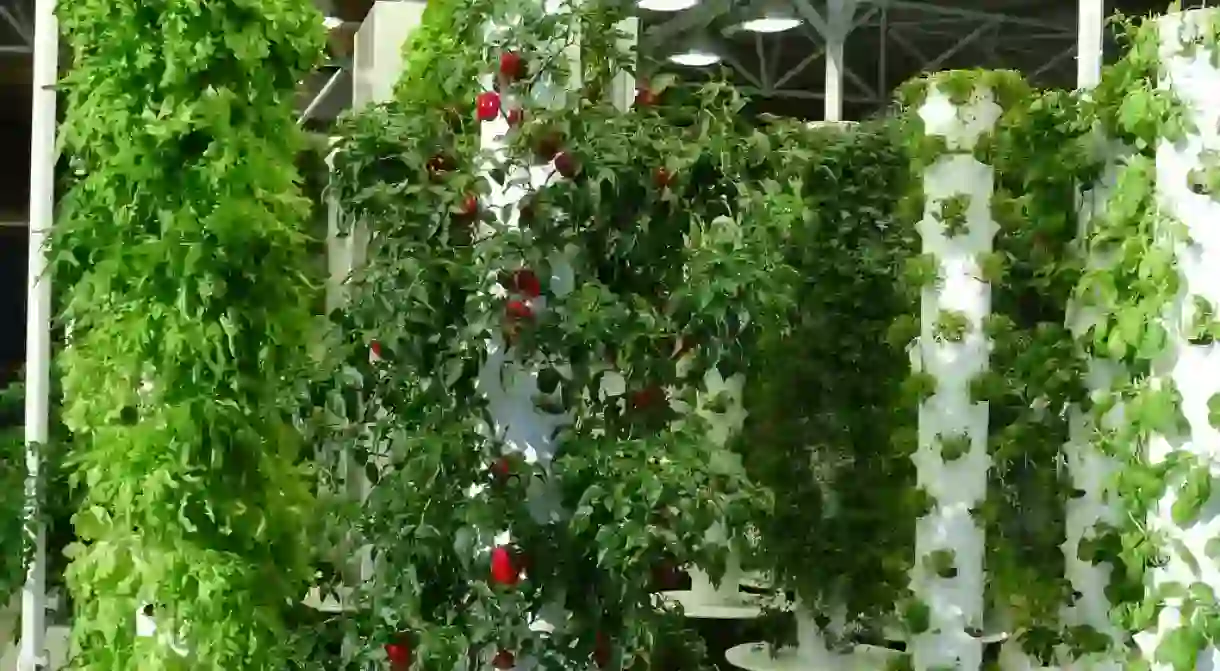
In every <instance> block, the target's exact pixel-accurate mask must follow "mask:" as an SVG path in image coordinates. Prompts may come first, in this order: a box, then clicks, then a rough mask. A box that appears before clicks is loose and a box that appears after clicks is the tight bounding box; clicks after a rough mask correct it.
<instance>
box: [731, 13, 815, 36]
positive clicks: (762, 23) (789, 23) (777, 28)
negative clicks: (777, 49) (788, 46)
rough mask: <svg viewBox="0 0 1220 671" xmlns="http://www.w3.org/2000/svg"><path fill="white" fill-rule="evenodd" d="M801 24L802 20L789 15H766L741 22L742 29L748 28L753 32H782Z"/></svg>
mask: <svg viewBox="0 0 1220 671" xmlns="http://www.w3.org/2000/svg"><path fill="white" fill-rule="evenodd" d="M799 25H801V20H800V19H796V18H792V17H788V16H764V17H761V18H757V19H751V20H749V21H743V22H742V24H741V29H742V30H748V31H750V32H751V33H767V34H770V33H782V32H784V31H786V30H792V29H793V28H796V27H797V26H799Z"/></svg>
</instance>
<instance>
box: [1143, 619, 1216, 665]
mask: <svg viewBox="0 0 1220 671" xmlns="http://www.w3.org/2000/svg"><path fill="white" fill-rule="evenodd" d="M1206 645H1207V641H1206V640H1205V639H1204V638H1203V636H1202V634H1200V633H1199V632H1197V631H1195V630H1194V629H1192V628H1190V627H1178V628H1177V629H1173V630H1170V632H1169V633H1168V634H1166V635H1165V637H1164V638H1163V639H1161V642H1160V644H1159V645H1157V648H1156V661H1157V663H1159V664H1168V665H1169V666H1170V668H1172V669H1173V671H1196V669H1197V668H1198V662H1199V654H1200V653H1201V652H1202V651H1203V648H1204V647H1206Z"/></svg>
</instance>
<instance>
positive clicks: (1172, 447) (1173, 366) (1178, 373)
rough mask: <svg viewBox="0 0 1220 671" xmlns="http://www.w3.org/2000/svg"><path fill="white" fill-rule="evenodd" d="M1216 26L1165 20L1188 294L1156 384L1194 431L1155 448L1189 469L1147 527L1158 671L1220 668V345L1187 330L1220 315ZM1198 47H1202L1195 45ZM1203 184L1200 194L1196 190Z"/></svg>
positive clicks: (1169, 210) (1173, 194)
mask: <svg viewBox="0 0 1220 671" xmlns="http://www.w3.org/2000/svg"><path fill="white" fill-rule="evenodd" d="M1217 20H1220V13H1218V12H1217V10H1214V9H1211V10H1194V11H1190V12H1185V13H1174V14H1170V15H1168V16H1166V17H1163V18H1161V19H1160V20H1159V23H1160V25H1159V28H1160V38H1161V40H1160V42H1161V44H1160V63H1161V74H1160V86H1161V88H1162V89H1167V90H1169V91H1171V92H1172V94H1173V95H1174V96H1175V97H1176V98H1177V99H1178V100H1179V101H1181V103H1182V106H1183V109H1184V114H1185V115H1186V116H1187V117H1188V119H1189V123H1187V124H1184V125H1185V126H1186V127H1187V128H1188V129H1189V132H1187V133H1186V136H1185V138H1184V139H1182V140H1179V141H1173V139H1172V138H1165V139H1163V140H1162V141H1161V142H1160V143H1159V144H1158V146H1157V154H1156V179H1157V186H1156V194H1157V199H1158V202H1159V203H1160V204H1161V208H1162V214H1163V215H1165V216H1166V217H1168V218H1170V219H1176V220H1177V221H1179V222H1181V224H1182V231H1181V233H1183V234H1184V235H1177V232H1176V231H1174V230H1172V229H1170V228H1169V227H1166V230H1162V231H1160V233H1161V234H1162V235H1163V236H1165V238H1164V239H1166V240H1167V241H1169V242H1171V243H1172V244H1173V252H1174V259H1173V260H1174V265H1175V267H1176V268H1177V271H1178V275H1179V277H1180V279H1181V283H1182V289H1181V291H1179V292H1178V293H1177V295H1176V296H1175V298H1174V299H1173V303H1172V304H1171V305H1170V306H1169V307H1168V310H1167V311H1166V313H1165V317H1166V322H1167V326H1168V328H1169V342H1168V351H1167V352H1166V353H1165V356H1164V358H1163V360H1161V361H1159V362H1154V375H1155V377H1154V380H1153V382H1154V383H1155V382H1159V383H1161V384H1162V385H1168V384H1170V383H1172V384H1173V385H1175V386H1176V387H1177V390H1178V392H1179V393H1180V394H1181V410H1182V413H1183V415H1184V416H1185V419H1186V421H1187V423H1188V425H1189V426H1188V428H1187V429H1186V431H1185V432H1184V434H1183V435H1177V436H1159V435H1154V436H1152V439H1151V441H1150V443H1149V455H1148V456H1149V460H1150V461H1151V462H1152V463H1154V464H1157V463H1164V462H1166V461H1167V460H1169V459H1174V460H1176V461H1178V462H1179V463H1180V464H1182V466H1181V467H1180V468H1177V469H1175V471H1177V472H1176V474H1175V475H1174V476H1171V479H1170V483H1169V487H1168V490H1167V491H1166V493H1165V496H1164V497H1163V498H1162V499H1161V500H1160V501H1159V502H1158V504H1157V505H1156V506H1155V507H1154V508H1153V510H1152V511H1151V512H1150V514H1149V517H1148V521H1147V523H1148V527H1149V528H1150V530H1152V531H1153V532H1159V533H1160V534H1162V535H1163V537H1164V538H1165V539H1166V543H1165V545H1164V554H1165V556H1166V558H1167V559H1168V561H1167V563H1166V564H1165V565H1164V566H1162V567H1161V568H1158V569H1155V570H1154V572H1153V576H1152V585H1151V587H1152V588H1153V589H1155V590H1160V592H1159V595H1158V599H1163V600H1164V602H1165V606H1166V607H1165V608H1164V610H1162V611H1161V613H1160V616H1159V618H1158V621H1157V624H1156V627H1155V629H1154V630H1153V631H1151V632H1148V635H1146V636H1141V637H1139V638H1138V639H1137V642H1138V643H1139V645H1140V647H1141V649H1142V650H1143V651H1144V657H1145V659H1147V660H1148V661H1149V662H1150V663H1151V665H1152V669H1153V670H1154V671H1171V670H1172V669H1174V666H1173V665H1171V664H1169V663H1167V662H1169V661H1170V660H1171V659H1183V658H1186V659H1192V658H1193V656H1194V655H1197V660H1196V661H1194V662H1193V663H1191V666H1193V667H1194V668H1197V669H1211V668H1216V666H1217V665H1218V664H1220V653H1218V652H1217V649H1216V647H1215V645H1214V644H1212V643H1209V642H1208V640H1209V638H1210V634H1209V633H1203V632H1210V631H1211V630H1210V629H1208V628H1207V627H1209V626H1210V623H1209V622H1207V621H1206V618H1208V617H1209V613H1210V612H1213V609H1214V608H1215V605H1214V603H1215V601H1214V600H1215V598H1216V597H1215V595H1216V594H1220V562H1217V561H1216V560H1215V559H1213V558H1212V557H1215V556H1216V555H1217V551H1216V550H1215V549H1214V548H1212V547H1209V546H1211V545H1213V539H1215V538H1217V537H1218V536H1220V516H1217V512H1218V511H1217V506H1216V504H1217V502H1218V501H1220V499H1213V498H1212V497H1211V491H1212V485H1213V482H1214V478H1215V476H1216V473H1217V468H1218V466H1220V464H1218V463H1217V456H1218V455H1220V431H1218V430H1217V429H1216V427H1215V426H1214V424H1216V423H1220V421H1217V420H1214V419H1213V418H1212V417H1209V415H1212V416H1213V417H1214V416H1215V415H1217V414H1220V413H1218V412H1217V410H1220V408H1217V405H1220V396H1217V394H1220V343H1215V342H1210V343H1206V344H1204V343H1203V342H1201V341H1195V342H1191V336H1190V331H1191V329H1190V327H1189V325H1190V324H1191V323H1192V322H1194V321H1195V320H1196V319H1200V318H1202V319H1211V318H1214V317H1210V316H1208V317H1204V315H1202V314H1200V312H1199V308H1198V307H1197V306H1198V303H1199V302H1200V299H1202V300H1205V301H1206V302H1207V303H1210V306H1211V307H1212V308H1214V307H1215V306H1220V228H1218V227H1217V226H1216V222H1217V221H1220V192H1216V191H1215V189H1214V187H1211V186H1210V185H1206V184H1207V183H1208V182H1210V183H1211V184H1215V179H1216V176H1217V174H1218V173H1220V167H1218V166H1220V161H1218V160H1217V152H1220V129H1218V128H1217V123H1218V122H1220V69H1217V68H1216V67H1215V65H1214V62H1213V61H1212V59H1213V58H1214V57H1215V53H1214V52H1215V49H1216V46H1215V44H1209V42H1210V41H1211V40H1213V39H1214V38H1213V37H1211V36H1212V35H1214V30H1215V28H1214V26H1213V25H1212V24H1213V23H1214V22H1216V21H1217ZM1196 41H1197V42H1199V43H1201V44H1198V45H1196V44H1192V42H1196ZM1200 178H1202V181H1203V182H1204V184H1205V186H1204V187H1203V188H1198V185H1199V182H1200V181H1201V180H1200ZM1192 187H1194V188H1192ZM1175 235H1176V237H1170V236H1175ZM1179 586H1180V587H1179ZM1183 630H1184V631H1183ZM1192 631H1193V632H1195V633H1194V634H1191V633H1189V632H1192ZM1185 655H1190V657H1185ZM1188 663H1189V662H1188Z"/></svg>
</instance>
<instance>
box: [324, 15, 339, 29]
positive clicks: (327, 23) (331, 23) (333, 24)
mask: <svg viewBox="0 0 1220 671" xmlns="http://www.w3.org/2000/svg"><path fill="white" fill-rule="evenodd" d="M341 25H343V19H341V18H339V17H337V16H328V17H326V18H324V19H322V27H324V28H326V29H327V30H334V29H335V28H338V27H339V26H341Z"/></svg>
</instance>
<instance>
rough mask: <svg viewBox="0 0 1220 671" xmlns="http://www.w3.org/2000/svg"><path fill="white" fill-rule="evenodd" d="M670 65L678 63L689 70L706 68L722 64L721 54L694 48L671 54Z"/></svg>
mask: <svg viewBox="0 0 1220 671" xmlns="http://www.w3.org/2000/svg"><path fill="white" fill-rule="evenodd" d="M669 62H670V63H676V64H678V65H683V66H686V67H688V68H706V67H707V66H709V65H715V64H717V63H719V62H720V54H718V53H716V52H714V51H710V50H708V49H700V48H693V49H688V50H686V51H681V52H678V53H676V54H670V56H669Z"/></svg>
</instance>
